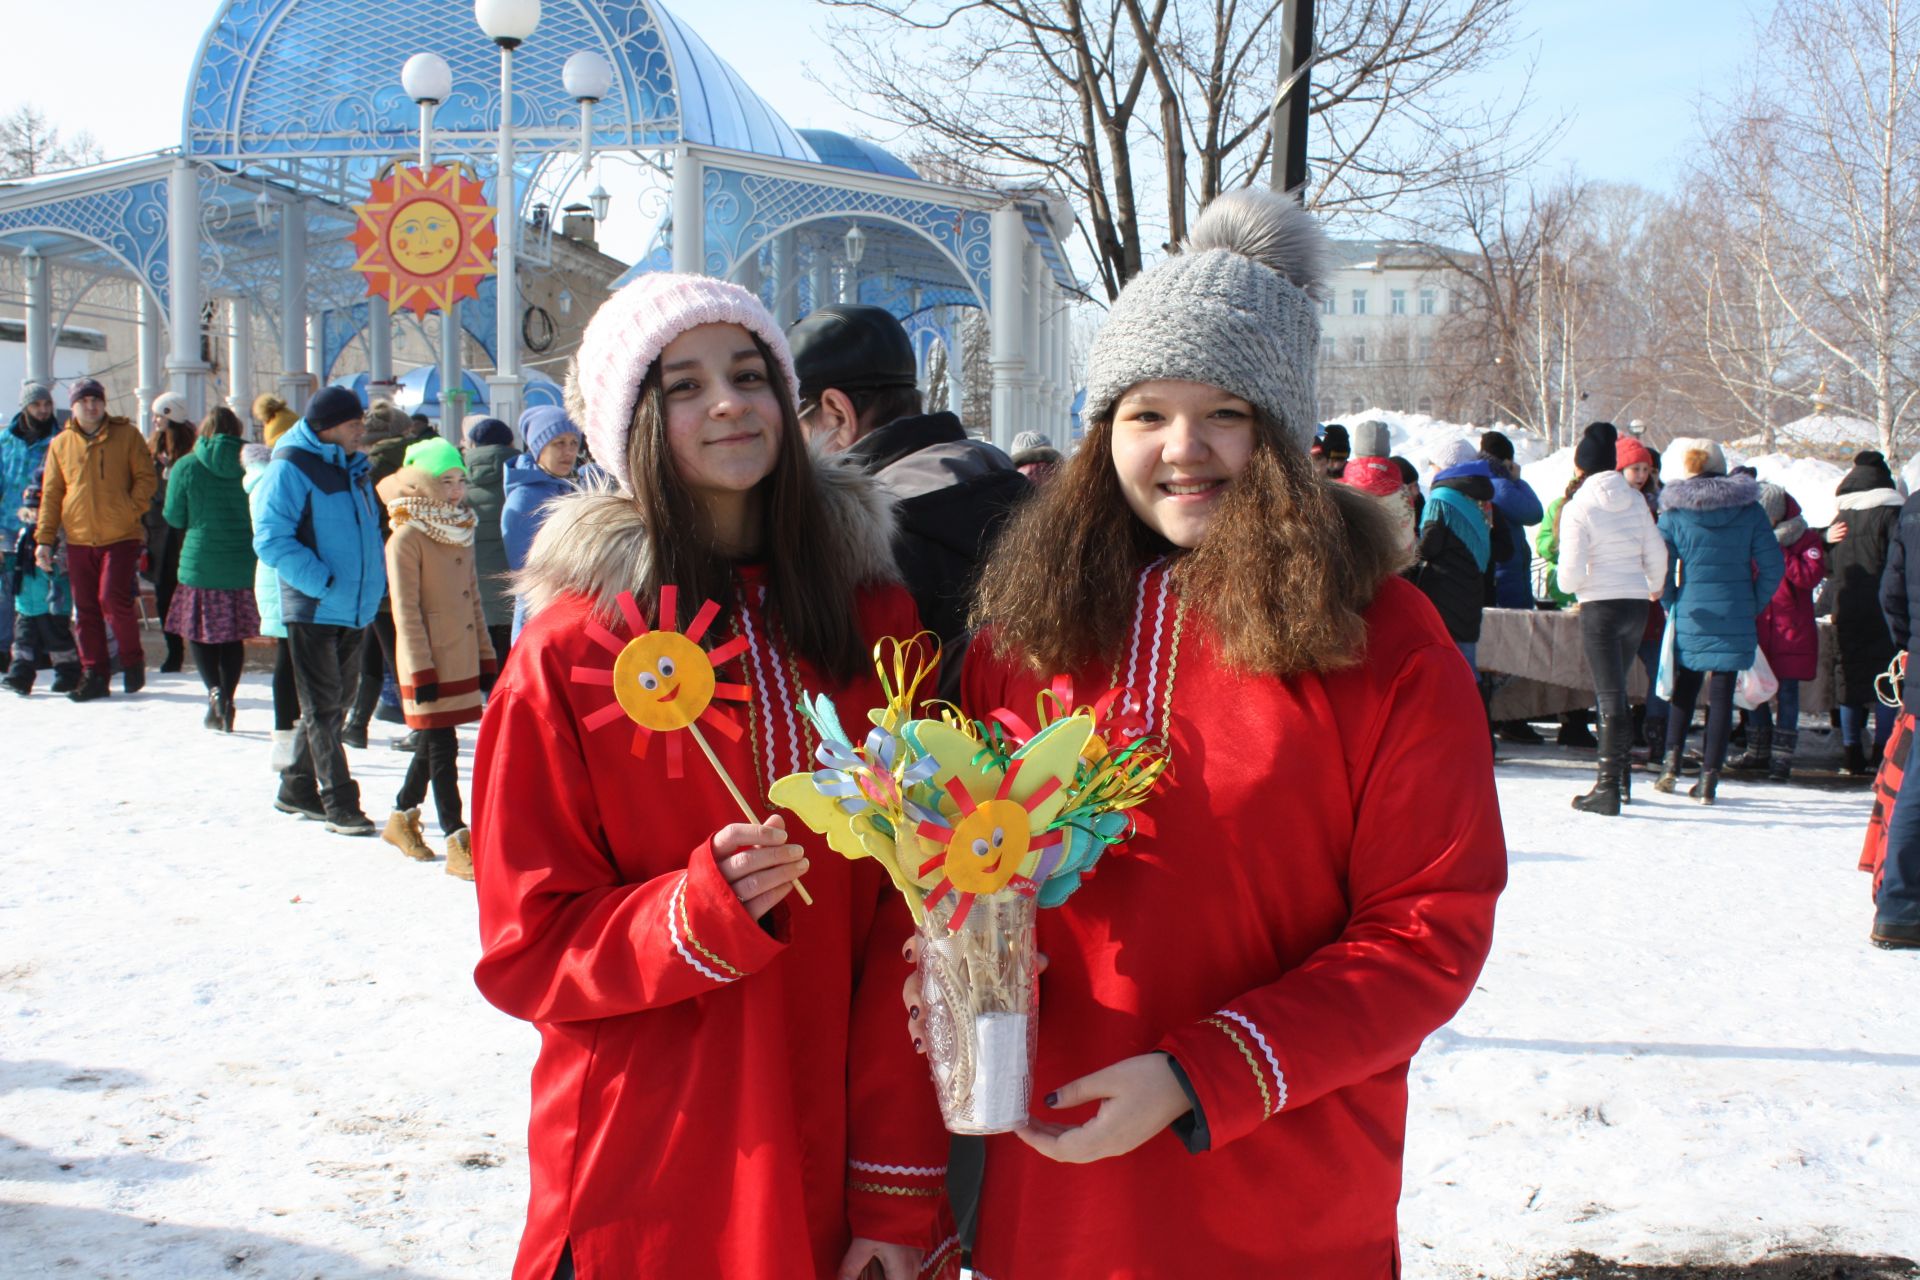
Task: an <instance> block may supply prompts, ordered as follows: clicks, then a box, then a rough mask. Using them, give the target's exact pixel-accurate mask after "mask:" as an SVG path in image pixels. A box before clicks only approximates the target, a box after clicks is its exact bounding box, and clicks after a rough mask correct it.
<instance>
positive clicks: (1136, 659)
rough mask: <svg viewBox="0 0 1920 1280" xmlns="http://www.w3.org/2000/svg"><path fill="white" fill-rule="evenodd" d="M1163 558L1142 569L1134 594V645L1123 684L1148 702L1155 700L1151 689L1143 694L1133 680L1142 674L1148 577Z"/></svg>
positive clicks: (1130, 650)
mask: <svg viewBox="0 0 1920 1280" xmlns="http://www.w3.org/2000/svg"><path fill="white" fill-rule="evenodd" d="M1165 558H1166V557H1164V556H1162V557H1161V560H1164V559H1165ZM1161 560H1155V561H1154V562H1153V564H1150V565H1148V566H1147V567H1146V568H1144V569H1142V570H1141V571H1140V586H1139V589H1138V590H1136V591H1135V592H1134V596H1133V645H1132V647H1131V648H1130V649H1129V651H1128V653H1127V679H1126V682H1125V684H1124V685H1123V686H1122V687H1123V688H1127V689H1133V691H1134V693H1135V694H1136V695H1138V696H1140V697H1143V698H1145V699H1146V700H1147V701H1148V702H1151V701H1152V700H1153V699H1152V695H1151V691H1149V692H1148V693H1145V694H1142V693H1141V692H1140V690H1139V689H1137V688H1135V687H1134V683H1133V680H1134V677H1135V676H1137V675H1139V674H1140V624H1141V622H1142V621H1143V616H1144V615H1145V613H1146V611H1147V579H1148V578H1150V577H1152V576H1153V571H1154V568H1155V567H1156V566H1158V565H1159V564H1160V563H1161Z"/></svg>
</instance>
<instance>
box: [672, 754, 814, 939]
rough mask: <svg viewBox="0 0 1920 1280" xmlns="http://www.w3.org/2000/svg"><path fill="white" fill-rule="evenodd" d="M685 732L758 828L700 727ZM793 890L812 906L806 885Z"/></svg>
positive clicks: (796, 883) (797, 884)
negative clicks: (690, 736)
mask: <svg viewBox="0 0 1920 1280" xmlns="http://www.w3.org/2000/svg"><path fill="white" fill-rule="evenodd" d="M687 731H688V732H689V733H691V734H693V740H694V741H695V742H697V743H699V744H700V750H701V751H702V752H703V753H704V754H705V755H706V757H707V763H708V764H710V765H712V766H713V771H714V772H715V773H717V774H719V775H720V781H722V782H724V783H726V784H727V790H728V792H730V793H731V794H732V796H733V800H734V803H735V804H737V805H739V806H740V812H741V813H743V814H745V815H746V818H747V821H748V822H751V823H753V824H754V825H755V826H758V825H759V824H760V815H758V814H756V813H755V812H754V811H753V806H752V805H750V804H748V803H747V798H746V797H745V796H744V795H742V794H740V788H739V787H737V786H735V785H734V782H733V775H732V774H730V773H728V772H727V767H726V766H725V765H723V764H721V763H720V757H719V756H717V755H715V754H713V747H712V746H711V745H710V744H709V743H708V742H707V736H706V735H705V734H703V733H701V732H700V726H699V725H697V724H689V725H688V726H687ZM793 889H794V892H795V893H798V894H799V895H800V901H802V902H804V903H806V904H807V905H808V906H812V905H813V895H812V894H810V893H808V892H807V886H806V885H804V884H802V883H800V881H799V880H798V879H795V880H794V882H793Z"/></svg>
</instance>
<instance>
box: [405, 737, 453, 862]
mask: <svg viewBox="0 0 1920 1280" xmlns="http://www.w3.org/2000/svg"><path fill="white" fill-rule="evenodd" d="M428 786H432V788H433V807H434V809H435V811H436V812H438V813H439V815H440V830H441V833H442V834H444V835H452V834H453V833H454V832H456V831H458V830H460V829H461V828H463V827H465V826H466V825H467V824H466V820H465V819H464V818H462V817H461V816H460V734H459V731H458V730H456V729H453V728H451V727H449V728H445V729H421V730H420V731H419V735H418V737H416V738H415V739H414V747H413V763H412V764H410V765H408V766H407V776H406V778H405V779H404V780H403V781H402V782H401V783H400V793H399V794H398V795H396V796H394V798H393V807H394V808H396V809H411V808H413V807H414V806H415V805H417V804H419V803H420V802H421V801H422V800H425V799H426V798H427V788H428Z"/></svg>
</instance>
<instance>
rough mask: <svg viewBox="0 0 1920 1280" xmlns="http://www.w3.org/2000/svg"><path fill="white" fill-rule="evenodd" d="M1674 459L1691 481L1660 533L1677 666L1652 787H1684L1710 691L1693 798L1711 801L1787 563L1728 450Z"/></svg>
mask: <svg viewBox="0 0 1920 1280" xmlns="http://www.w3.org/2000/svg"><path fill="white" fill-rule="evenodd" d="M1667 460H1668V461H1669V462H1673V463H1677V464H1678V465H1679V469H1680V470H1681V472H1682V473H1683V474H1684V476H1685V479H1681V480H1676V481H1674V482H1673V483H1672V484H1669V485H1668V486H1666V488H1665V489H1663V490H1662V491H1661V493H1660V535H1661V536H1662V537H1663V538H1665V539H1666V543H1667V552H1668V555H1667V583H1666V590H1665V593H1664V595H1663V597H1662V600H1663V603H1664V604H1665V605H1666V607H1667V625H1668V626H1669V627H1671V628H1673V633H1674V657H1675V659H1676V661H1675V663H1674V670H1673V713H1672V714H1671V715H1670V716H1668V718H1667V760H1666V767H1665V768H1664V769H1662V770H1661V772H1660V777H1659V779H1658V780H1657V781H1656V782H1655V783H1654V784H1653V785H1654V789H1655V790H1658V791H1669V792H1670V791H1672V790H1673V788H1674V785H1675V784H1676V783H1677V782H1678V781H1679V779H1680V759H1681V755H1682V752H1683V751H1684V750H1685V748H1686V745H1687V730H1688V729H1689V728H1690V727H1691V726H1692V723H1693V708H1694V704H1695V703H1696V702H1697V701H1698V700H1699V697H1700V689H1701V687H1702V685H1705V687H1706V689H1707V742H1706V746H1705V748H1704V752H1703V754H1702V756H1701V758H1700V781H1698V782H1697V783H1695V784H1694V785H1693V789H1692V790H1691V791H1690V792H1688V794H1689V795H1691V796H1692V797H1693V798H1694V799H1696V800H1698V801H1700V803H1702V804H1712V803H1713V802H1714V792H1715V789H1716V788H1717V786H1718V785H1719V781H1720V766H1721V765H1722V764H1723V763H1724V762H1725V761H1726V758H1727V734H1728V732H1729V731H1730V730H1731V729H1732V727H1733V683H1734V679H1735V678H1736V677H1737V676H1738V675H1739V674H1740V673H1741V672H1742V671H1745V670H1746V669H1747V668H1748V667H1750V666H1752V665H1753V655H1754V653H1755V651H1756V650H1757V649H1758V647H1759V627H1758V622H1759V618H1760V613H1761V610H1763V609H1765V608H1766V607H1767V602H1768V601H1770V600H1772V599H1773V592H1774V589H1775V588H1776V587H1778V586H1779V585H1780V579H1781V577H1782V576H1783V575H1784V574H1785V572H1786V560H1785V558H1784V557H1783V556H1782V555H1781V553H1780V544H1779V542H1778V541H1776V540H1775V538H1774V536H1773V522H1772V521H1770V520H1768V519H1767V513H1766V511H1765V509H1764V508H1762V507H1761V505H1760V483H1759V481H1757V480H1755V479H1753V478H1752V477H1751V476H1729V475H1728V474H1727V460H1726V458H1725V457H1724V456H1723V455H1722V454H1721V452H1720V446H1719V445H1717V444H1715V443H1714V442H1713V441H1711V440H1698V439H1685V438H1683V439H1679V440H1675V441H1674V442H1673V443H1672V444H1671V445H1669V446H1668V447H1667Z"/></svg>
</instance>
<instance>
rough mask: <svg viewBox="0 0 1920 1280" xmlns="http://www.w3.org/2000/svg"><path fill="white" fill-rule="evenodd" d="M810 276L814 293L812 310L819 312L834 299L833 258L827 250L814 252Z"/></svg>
mask: <svg viewBox="0 0 1920 1280" xmlns="http://www.w3.org/2000/svg"><path fill="white" fill-rule="evenodd" d="M808 274H809V276H810V278H811V283H812V292H813V299H812V303H811V305H810V310H813V311H818V310H819V309H820V308H822V307H824V306H826V305H827V304H828V303H829V302H832V301H833V299H834V292H833V258H832V257H831V255H829V254H828V253H827V251H826V250H825V249H815V250H814V251H813V268H812V270H811V271H810V272H809V273H808Z"/></svg>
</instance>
